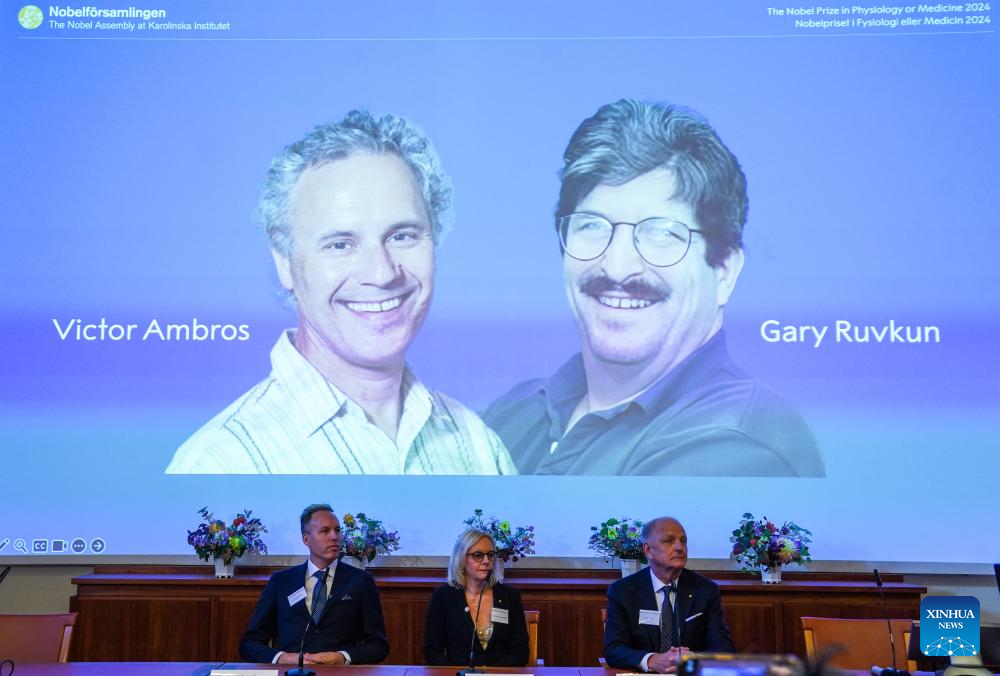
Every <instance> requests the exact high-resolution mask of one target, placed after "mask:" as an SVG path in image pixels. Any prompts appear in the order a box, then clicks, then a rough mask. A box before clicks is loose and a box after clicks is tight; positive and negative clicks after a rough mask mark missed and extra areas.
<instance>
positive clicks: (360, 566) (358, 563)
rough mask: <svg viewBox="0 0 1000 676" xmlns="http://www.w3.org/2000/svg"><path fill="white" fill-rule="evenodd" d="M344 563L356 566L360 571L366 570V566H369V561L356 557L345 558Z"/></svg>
mask: <svg viewBox="0 0 1000 676" xmlns="http://www.w3.org/2000/svg"><path fill="white" fill-rule="evenodd" d="M344 563H346V564H347V565H349V566H354V567H355V568H357V569H358V570H364V569H365V566H367V565H368V561H366V560H365V559H359V558H358V557H356V556H345V557H344Z"/></svg>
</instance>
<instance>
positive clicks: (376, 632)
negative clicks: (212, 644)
mask: <svg viewBox="0 0 1000 676" xmlns="http://www.w3.org/2000/svg"><path fill="white" fill-rule="evenodd" d="M300 523H301V527H302V542H303V543H305V545H306V546H307V547H308V548H309V560H308V561H306V562H305V563H303V564H302V565H301V566H295V567H294V568H289V569H288V570H283V571H281V572H278V573H275V574H274V575H272V576H271V579H270V580H268V582H267V587H265V588H264V591H263V593H262V594H261V595H260V601H259V602H258V603H257V608H256V609H255V610H254V612H253V617H252V618H251V619H250V625H249V626H248V627H247V630H246V631H245V632H244V633H243V638H242V639H241V640H240V655H241V656H242V657H243V659H245V660H247V661H249V662H257V663H264V662H273V663H275V664H294V663H296V662H297V661H298V653H299V646H300V644H302V637H303V635H305V646H304V650H305V653H306V654H305V662H306V663H308V664H372V663H375V662H381V661H382V660H384V659H385V656H386V655H387V654H389V642H388V640H387V639H386V635H385V622H384V620H383V619H382V604H381V602H380V601H379V597H378V591H377V590H376V589H375V579H374V578H373V577H372V576H371V575H370V574H369V573H366V572H365V571H363V570H358V569H357V568H354V567H353V566H349V565H347V564H346V563H343V562H338V561H337V557H338V556H339V554H340V521H339V520H338V519H337V517H336V515H335V514H334V513H333V510H332V509H331V508H330V506H329V505H309V506H308V507H306V508H305V510H304V511H303V512H302V516H301V518H300ZM307 626H309V630H308V632H306V627H307ZM272 646H273V647H272Z"/></svg>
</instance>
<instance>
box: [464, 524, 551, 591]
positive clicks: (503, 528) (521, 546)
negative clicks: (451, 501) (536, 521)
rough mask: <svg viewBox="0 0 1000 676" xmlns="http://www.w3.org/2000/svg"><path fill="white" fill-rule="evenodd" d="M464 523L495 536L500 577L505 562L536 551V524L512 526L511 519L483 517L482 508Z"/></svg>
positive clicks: (501, 576) (499, 576)
mask: <svg viewBox="0 0 1000 676" xmlns="http://www.w3.org/2000/svg"><path fill="white" fill-rule="evenodd" d="M462 523H464V524H465V525H466V526H468V527H469V528H477V529H479V530H481V531H484V532H486V533H489V534H490V535H492V536H493V539H494V540H495V541H496V543H497V566H496V575H497V578H498V579H503V564H504V563H506V562H508V561H510V562H513V561H517V560H518V559H523V558H524V557H526V556H527V555H529V554H534V553H535V527H534V526H517V527H516V528H512V527H511V525H510V521H502V520H500V519H498V518H497V517H495V516H491V517H489V518H483V510H481V509H477V510H476V511H475V512H473V513H472V516H470V517H469V518H468V519H466V520H465V521H463V522H462Z"/></svg>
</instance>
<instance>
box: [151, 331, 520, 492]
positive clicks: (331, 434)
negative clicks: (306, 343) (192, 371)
mask: <svg viewBox="0 0 1000 676" xmlns="http://www.w3.org/2000/svg"><path fill="white" fill-rule="evenodd" d="M293 335H294V332H293V331H287V332H285V333H284V334H282V336H281V337H280V338H279V339H278V342H277V343H276V344H275V346H274V348H273V349H272V350H271V368H272V370H271V374H270V375H269V376H268V377H267V378H265V379H264V380H262V381H261V382H260V383H258V384H257V385H255V386H254V387H253V388H252V389H251V390H250V391H249V392H247V393H246V394H244V395H243V396H242V397H240V398H239V399H237V400H236V401H235V402H233V403H232V404H231V405H230V406H229V407H228V408H226V410H224V411H223V412H222V413H220V414H219V415H217V416H215V417H214V418H213V419H212V420H210V421H209V422H208V423H207V424H206V425H205V426H204V427H202V428H201V429H200V430H198V431H197V432H195V433H194V435H192V436H191V437H190V438H189V439H188V440H187V441H186V442H184V444H183V445H182V446H181V447H180V448H179V449H178V450H177V452H176V453H175V454H174V458H173V460H172V461H171V463H170V466H169V467H167V474H516V473H517V470H516V469H515V468H514V463H513V461H511V458H510V455H509V454H508V453H507V449H506V448H505V447H504V445H503V442H501V441H500V439H499V437H497V435H496V434H495V433H494V432H493V430H491V429H490V428H488V427H487V426H486V425H485V424H484V423H483V421H482V420H480V419H479V416H477V415H476V414H475V413H473V412H472V411H470V410H469V409H467V408H465V407H464V406H462V405H461V404H459V403H458V402H456V401H454V400H453V399H450V398H449V397H447V396H445V395H443V394H441V393H438V392H431V391H430V390H428V389H427V388H426V387H424V386H423V385H422V384H421V383H420V381H418V380H417V379H416V377H414V375H413V374H412V373H411V372H410V370H409V369H406V371H405V372H404V374H403V383H402V390H401V394H402V397H403V406H402V415H401V416H400V420H399V427H398V430H397V433H396V438H395V439H391V438H390V437H389V436H388V435H387V434H386V433H385V432H383V431H382V430H381V429H380V428H378V427H377V426H375V425H374V424H372V423H371V422H369V420H368V418H367V416H366V415H365V412H364V410H362V408H361V407H360V406H359V405H358V404H357V403H355V402H354V401H353V400H352V399H350V398H349V397H348V396H347V395H345V394H344V393H343V392H341V391H340V390H339V389H337V387H335V386H334V385H333V383H331V382H329V381H328V380H327V379H326V378H324V377H323V375H322V374H321V373H320V372H319V371H317V370H316V369H315V368H314V367H313V366H312V364H310V363H309V362H308V361H307V360H306V358H305V357H303V356H302V355H301V354H300V353H299V351H298V350H297V349H295V346H294V345H293V344H292V336H293Z"/></svg>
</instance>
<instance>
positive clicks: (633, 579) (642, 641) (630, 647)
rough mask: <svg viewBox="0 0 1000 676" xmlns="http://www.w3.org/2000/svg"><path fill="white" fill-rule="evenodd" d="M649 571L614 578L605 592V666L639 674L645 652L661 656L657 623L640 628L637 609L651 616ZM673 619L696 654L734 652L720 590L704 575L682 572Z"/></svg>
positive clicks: (683, 642) (653, 600) (653, 603)
mask: <svg viewBox="0 0 1000 676" xmlns="http://www.w3.org/2000/svg"><path fill="white" fill-rule="evenodd" d="M656 608H657V606H656V595H655V594H654V593H653V583H652V581H651V579H650V571H649V569H648V568H643V569H642V570H640V571H639V572H638V573H635V574H633V575H629V576H628V577H626V578H624V579H622V580H618V581H617V582H615V583H614V584H612V585H611V586H610V587H609V588H608V620H607V622H606V623H605V625H604V659H606V660H607V662H608V666H611V667H615V668H618V669H628V670H630V671H641V667H640V662H642V658H643V657H645V656H646V654H647V653H658V652H660V625H659V624H656V625H648V624H643V625H640V624H639V611H640V610H652V611H654V612H656ZM675 617H676V618H677V621H678V622H680V625H679V626H680V637H681V645H682V646H684V647H685V648H690V649H691V650H693V651H695V652H706V651H707V652H733V639H732V637H731V636H730V635H729V628H728V627H727V626H726V618H725V616H724V615H723V613H722V600H721V596H720V594H719V586H718V585H717V584H715V583H714V582H712V581H711V580H709V579H708V578H707V577H705V576H703V575H699V574H698V573H693V572H691V571H689V570H686V569H685V570H682V571H681V575H680V577H679V578H678V579H677V606H676V610H675Z"/></svg>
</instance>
